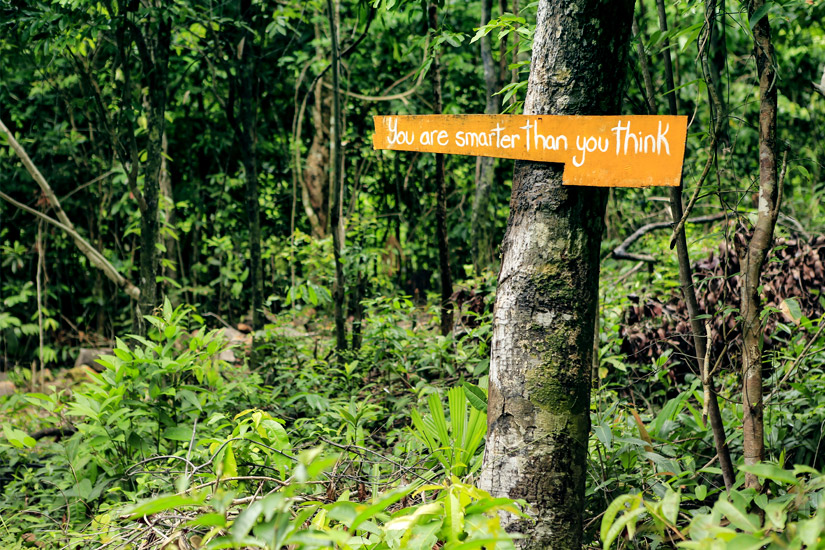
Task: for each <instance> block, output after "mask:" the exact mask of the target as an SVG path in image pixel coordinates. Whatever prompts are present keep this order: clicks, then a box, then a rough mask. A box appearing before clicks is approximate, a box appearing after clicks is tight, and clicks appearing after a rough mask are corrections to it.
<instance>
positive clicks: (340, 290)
mask: <svg viewBox="0 0 825 550" xmlns="http://www.w3.org/2000/svg"><path fill="white" fill-rule="evenodd" d="M327 9H328V11H329V30H330V39H331V41H332V152H331V154H330V157H331V160H332V163H331V165H330V181H331V184H332V185H331V188H332V193H331V194H332V211H331V212H330V223H331V227H330V229H331V231H332V248H333V254H334V257H335V281H334V282H333V285H332V299H333V302H334V303H335V346H336V348H337V349H338V351H339V352H342V351H344V350H346V349H347V327H346V324H345V322H344V321H345V319H346V311H345V308H346V302H345V301H344V300H345V296H344V262H343V259H342V258H341V253H342V251H343V248H344V219H343V200H342V196H341V195H342V194H343V185H342V179H343V174H342V172H343V170H342V169H343V157H342V155H341V131H342V130H343V128H342V127H341V126H342V125H341V121H342V117H341V95H340V93H339V88H340V82H339V81H340V76H341V59H340V55H339V51H338V2H337V0H327Z"/></svg>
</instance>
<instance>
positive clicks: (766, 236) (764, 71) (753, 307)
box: [739, 0, 780, 489]
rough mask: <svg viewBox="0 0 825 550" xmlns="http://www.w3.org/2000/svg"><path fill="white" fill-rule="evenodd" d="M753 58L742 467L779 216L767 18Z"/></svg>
mask: <svg viewBox="0 0 825 550" xmlns="http://www.w3.org/2000/svg"><path fill="white" fill-rule="evenodd" d="M764 4H765V0H754V1H752V2H750V3H749V4H748V16H749V17H753V14H754V13H755V12H756V11H757V10H759V8H761V7H762V6H763V5H764ZM753 41H754V56H755V57H756V67H757V71H758V75H759V205H758V208H757V219H756V225H755V226H754V228H753V236H752V237H751V240H750V243H748V248H747V250H745V253H744V257H743V258H742V261H741V262H740V265H741V266H742V274H741V276H742V287H741V296H740V304H739V308H740V311H741V313H742V348H743V349H742V402H743V403H742V405H743V407H744V418H743V430H744V433H743V441H742V447H743V448H742V451H743V455H744V458H745V464H756V463H757V462H761V461H762V460H764V458H765V440H764V435H763V432H764V426H763V420H762V408H763V407H762V349H761V346H760V342H759V341H760V338H761V335H762V321H761V313H762V304H761V300H760V298H759V280H760V278H761V276H762V265H763V264H764V263H765V256H767V254H768V251H769V250H770V248H771V244H772V242H773V230H774V227H775V225H776V216H777V214H778V212H779V202H780V200H779V197H780V195H779V187H778V186H777V185H776V172H777V170H776V107H777V92H776V71H775V69H774V66H775V65H774V64H775V60H774V50H773V45H772V44H771V26H770V22H769V21H768V15H767V14H765V15H764V16H763V17H762V19H760V20H759V22H758V23H757V24H756V26H754V28H753ZM745 487H747V488H755V489H759V488H760V485H759V480H758V479H757V477H756V476H755V475H753V474H746V475H745Z"/></svg>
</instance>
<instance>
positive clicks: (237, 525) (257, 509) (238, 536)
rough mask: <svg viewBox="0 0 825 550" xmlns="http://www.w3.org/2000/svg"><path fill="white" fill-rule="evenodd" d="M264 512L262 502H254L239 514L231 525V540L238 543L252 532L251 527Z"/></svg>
mask: <svg viewBox="0 0 825 550" xmlns="http://www.w3.org/2000/svg"><path fill="white" fill-rule="evenodd" d="M263 511H264V505H263V502H261V501H260V500H256V501H255V502H253V503H252V504H250V505H249V508H247V509H246V510H244V511H243V512H241V514H240V515H239V516H238V517H237V519H236V520H235V522H234V523H233V524H232V540H234V541H235V542H240V541H241V540H243V538H244V537H246V535H247V534H249V531H251V530H252V526H253V525H255V523H257V521H258V518H259V517H260V515H261V513H262V512H263Z"/></svg>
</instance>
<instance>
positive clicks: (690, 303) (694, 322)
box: [639, 0, 736, 491]
mask: <svg viewBox="0 0 825 550" xmlns="http://www.w3.org/2000/svg"><path fill="white" fill-rule="evenodd" d="M711 3H713V2H712V1H711ZM656 7H657V11H658V15H659V29H660V30H661V31H662V33H666V32H667V13H666V12H665V4H664V0H656ZM709 8H712V6H709ZM668 44H669V42H668V39H667V38H665V40H664V43H663V54H664V62H665V86H666V87H667V89H668V90H673V89H675V88H676V84H675V79H674V76H673V67H672V65H671V62H670V48H669V47H668ZM639 55H640V57H641V59H642V60H643V66H646V65H647V59H646V54H645V53H644V48H640V50H639ZM648 72H649V71H648ZM649 81H650V78H648V77H645V83H646V86H649V87H648V93H647V96H648V101H649V106H650V109H651V112H652V113H656V112H657V109H656V105H655V103H654V100H653V98H654V94H653V87H652V85H651V84H649ZM667 98H668V110H669V112H670V114H672V115H677V114H679V113H678V107H677V105H676V94H675V92H674V93H671V94H668V95H667ZM711 124H712V125H714V128H715V127H716V121H715V119H712V122H711ZM670 212H671V215H672V217H673V221H674V223H678V222H679V220H681V219H682V216H683V207H682V184H681V182H679V185H678V186H677V187H671V188H670ZM676 256H677V258H678V260H679V284H680V286H681V289H682V297H683V298H684V299H685V304H686V306H687V311H688V316H689V317H690V328H691V332H692V333H693V347H694V349H695V350H696V362H697V364H698V365H699V372H700V374H701V377H702V380H703V381H704V382H705V384H706V387H707V390H708V393H709V395H708V400H707V404H708V418H709V419H710V425H711V430H712V432H713V441H714V446H715V448H716V455H717V457H718V458H719V466H720V469H721V470H722V479H723V481H724V483H725V488H726V489H727V490H728V491H730V489H731V488H732V487H733V483H734V482H735V481H736V472H735V471H734V469H733V462H732V461H731V458H730V450H729V449H728V444H727V438H726V436H725V425H724V423H723V422H722V413H721V411H720V410H719V402H718V399H717V396H716V390H715V389H714V387H713V382H712V380H711V379H710V374H709V371H707V370H706V369H709V368H710V367H709V365H707V362H706V359H707V339H708V336H709V334H707V332H706V330H705V325H703V324H702V321H701V319H700V318H699V315H700V314H701V312H700V311H699V302H698V300H697V299H696V287H695V286H694V284H693V268H692V267H691V265H690V253H689V252H688V247H687V238H686V236H685V228H684V226H682V228H681V230H680V231H679V232H678V234H677V235H676Z"/></svg>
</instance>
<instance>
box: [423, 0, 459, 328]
mask: <svg viewBox="0 0 825 550" xmlns="http://www.w3.org/2000/svg"><path fill="white" fill-rule="evenodd" d="M427 21H428V23H429V28H430V32H435V31H436V30H438V6H436V5H435V4H430V6H429V13H428V18H427ZM434 55H435V58H434V59H433V65H432V67H433V83H432V84H433V113H435V114H437V115H440V114H441V111H442V108H443V103H442V99H441V59H440V58H441V56H440V54H439V53H438V51H436V52H435V54H434ZM435 185H436V206H435V219H436V228H435V234H436V240H437V241H438V264H439V272H440V275H441V334H442V335H443V336H447V335H448V334H450V333H451V332H452V330H453V304H452V302H451V301H450V296H452V295H453V278H452V274H451V273H450V249H449V244H448V242H447V182H446V179H445V176H444V155H443V154H441V153H436V155H435Z"/></svg>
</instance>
